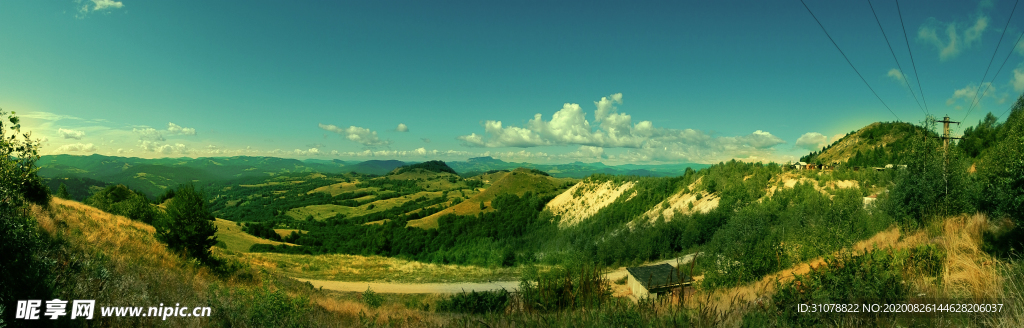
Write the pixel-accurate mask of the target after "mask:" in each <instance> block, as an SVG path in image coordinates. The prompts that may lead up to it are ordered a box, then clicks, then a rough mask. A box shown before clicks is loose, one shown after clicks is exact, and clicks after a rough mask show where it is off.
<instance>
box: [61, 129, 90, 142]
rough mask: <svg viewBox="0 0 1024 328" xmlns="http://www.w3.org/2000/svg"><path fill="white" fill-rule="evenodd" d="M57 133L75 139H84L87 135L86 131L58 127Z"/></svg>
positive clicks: (65, 137) (62, 136)
mask: <svg viewBox="0 0 1024 328" xmlns="http://www.w3.org/2000/svg"><path fill="white" fill-rule="evenodd" d="M57 135H59V136H60V137H61V138H64V139H75V140H82V137H84V136H85V131H79V130H71V129H63V128H61V129H57Z"/></svg>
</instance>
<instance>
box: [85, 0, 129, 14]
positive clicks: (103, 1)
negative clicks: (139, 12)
mask: <svg viewBox="0 0 1024 328" xmlns="http://www.w3.org/2000/svg"><path fill="white" fill-rule="evenodd" d="M92 3H93V4H94V5H95V7H93V8H92V10H93V11H96V10H104V9H113V8H121V7H124V4H123V3H121V2H120V1H113V0H92Z"/></svg>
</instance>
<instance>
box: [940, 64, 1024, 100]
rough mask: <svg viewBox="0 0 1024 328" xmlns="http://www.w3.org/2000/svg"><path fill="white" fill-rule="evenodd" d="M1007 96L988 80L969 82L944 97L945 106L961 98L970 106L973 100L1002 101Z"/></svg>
mask: <svg viewBox="0 0 1024 328" xmlns="http://www.w3.org/2000/svg"><path fill="white" fill-rule="evenodd" d="M1014 75H1016V71H1014ZM1015 78H1016V77H1015ZM1015 82H1016V81H1015ZM1014 87H1016V83H1015V84H1014ZM979 89H980V90H979ZM979 92H984V94H982V95H981V96H978V93H979ZM1008 96H1009V95H1008V94H1006V92H1002V93H1000V92H999V90H997V87H995V86H993V85H992V83H990V82H985V83H983V84H982V85H981V86H978V85H975V84H969V85H967V86H965V87H963V88H961V89H957V90H955V91H953V96H952V97H950V98H949V99H946V106H952V105H953V104H955V103H957V101H958V100H963V104H964V106H968V107H970V106H971V105H972V104H973V103H974V102H977V103H980V102H981V100H982V99H984V98H990V99H994V100H995V101H996V102H997V103H1003V102H1004V101H1005V100H1006V97H1008ZM975 106H977V105H975Z"/></svg>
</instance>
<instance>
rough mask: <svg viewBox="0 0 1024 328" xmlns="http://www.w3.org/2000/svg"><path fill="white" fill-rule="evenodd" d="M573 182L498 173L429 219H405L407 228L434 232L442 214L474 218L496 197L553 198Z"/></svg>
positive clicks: (523, 171) (520, 171) (533, 174)
mask: <svg viewBox="0 0 1024 328" xmlns="http://www.w3.org/2000/svg"><path fill="white" fill-rule="evenodd" d="M574 182H575V181H574V180H573V179H567V178H562V179H559V178H553V177H550V176H548V175H547V174H544V173H543V172H539V171H536V170H532V169H526V168H518V169H515V170H514V171H511V172H507V173H504V174H502V175H501V177H500V178H499V179H497V180H496V181H494V182H493V183H492V184H491V185H490V186H489V187H487V188H486V189H484V191H483V192H481V193H479V194H476V195H475V196H473V197H471V198H469V199H467V200H465V201H463V202H461V203H459V204H457V205H455V206H453V207H450V208H447V209H445V210H442V211H440V212H437V213H434V214H432V215H430V216H427V217H424V218H422V219H418V220H409V222H408V226H409V227H416V228H424V229H434V228H437V225H438V223H437V221H438V219H439V218H440V217H442V216H444V215H448V214H456V215H475V214H477V213H481V212H485V211H493V210H494V208H493V206H491V202H492V201H494V199H495V198H497V197H498V196H499V195H503V194H512V195H517V196H522V195H523V194H525V193H527V192H533V193H536V194H539V195H551V196H553V195H555V194H557V193H559V192H561V191H562V190H565V189H566V188H568V187H569V186H571V185H572V184H574ZM481 204H483V206H481Z"/></svg>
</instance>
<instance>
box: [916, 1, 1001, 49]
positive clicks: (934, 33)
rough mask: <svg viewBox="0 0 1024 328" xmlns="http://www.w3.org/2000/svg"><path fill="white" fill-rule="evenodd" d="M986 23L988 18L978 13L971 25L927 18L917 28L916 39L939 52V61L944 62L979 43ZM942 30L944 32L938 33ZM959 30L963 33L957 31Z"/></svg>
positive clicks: (986, 27)
mask: <svg viewBox="0 0 1024 328" xmlns="http://www.w3.org/2000/svg"><path fill="white" fill-rule="evenodd" d="M988 21H989V18H988V16H985V15H982V14H980V13H979V14H978V15H977V18H976V19H974V21H973V23H959V22H952V23H943V22H940V21H939V20H937V19H935V18H929V19H928V21H926V22H925V23H924V24H921V27H920V28H918V30H917V38H918V40H919V41H923V42H925V43H928V44H931V45H933V46H935V49H936V50H938V51H939V59H940V60H943V61H945V60H947V59H950V58H954V57H956V56H957V55H959V54H960V52H961V51H963V50H964V49H967V48H970V47H971V46H973V45H974V44H975V43H977V42H979V41H980V40H981V36H982V34H983V33H984V32H985V30H987V29H988ZM968 25H969V26H968ZM943 26H944V27H943ZM943 29H944V32H939V31H940V30H943ZM961 29H962V30H963V32H959V31H958V30H961ZM940 33H941V34H942V35H940Z"/></svg>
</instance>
